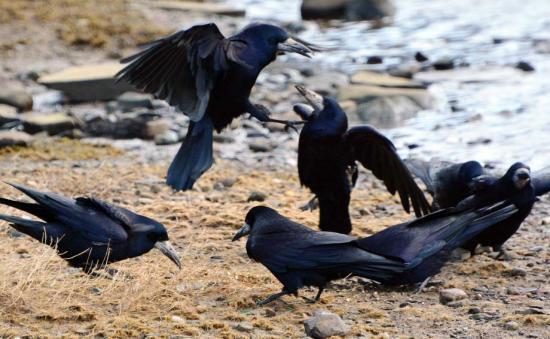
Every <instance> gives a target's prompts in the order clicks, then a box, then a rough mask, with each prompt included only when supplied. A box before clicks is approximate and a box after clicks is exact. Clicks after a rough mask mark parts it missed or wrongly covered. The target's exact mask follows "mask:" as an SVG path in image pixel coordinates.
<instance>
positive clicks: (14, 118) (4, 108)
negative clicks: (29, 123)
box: [0, 104, 19, 125]
mask: <svg viewBox="0 0 550 339" xmlns="http://www.w3.org/2000/svg"><path fill="white" fill-rule="evenodd" d="M18 121H19V116H18V115H17V108H15V107H13V106H10V105H4V104H0V125H4V124H9V123H14V122H18Z"/></svg>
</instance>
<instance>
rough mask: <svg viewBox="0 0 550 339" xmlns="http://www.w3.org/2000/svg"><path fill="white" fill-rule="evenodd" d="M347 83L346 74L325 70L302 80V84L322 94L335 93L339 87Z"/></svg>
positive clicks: (330, 94)
mask: <svg viewBox="0 0 550 339" xmlns="http://www.w3.org/2000/svg"><path fill="white" fill-rule="evenodd" d="M348 84H349V77H348V76H347V74H344V73H339V72H326V73H321V74H318V75H314V76H311V77H309V78H306V79H305V80H304V86H305V87H306V88H308V89H310V90H312V91H315V92H317V93H319V94H322V95H329V96H332V95H335V94H336V93H337V92H338V89H339V88H342V87H345V86H347V85H348Z"/></svg>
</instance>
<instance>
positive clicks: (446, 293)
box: [439, 288, 468, 304]
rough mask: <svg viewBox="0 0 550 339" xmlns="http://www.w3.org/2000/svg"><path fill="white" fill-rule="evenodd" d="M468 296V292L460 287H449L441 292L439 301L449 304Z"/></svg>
mask: <svg viewBox="0 0 550 339" xmlns="http://www.w3.org/2000/svg"><path fill="white" fill-rule="evenodd" d="M466 298H468V294H466V292H464V291H463V290H461V289H459V288H449V289H445V290H441V291H440V292H439V301H440V302H441V303H442V304H448V303H450V302H452V301H458V300H462V299H466Z"/></svg>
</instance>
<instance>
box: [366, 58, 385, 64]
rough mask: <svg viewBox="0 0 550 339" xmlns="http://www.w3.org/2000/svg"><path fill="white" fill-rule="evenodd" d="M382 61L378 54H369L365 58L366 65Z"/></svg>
mask: <svg viewBox="0 0 550 339" xmlns="http://www.w3.org/2000/svg"><path fill="white" fill-rule="evenodd" d="M382 62H384V61H383V60H382V57H380V56H370V57H368V58H367V65H376V64H381V63H382Z"/></svg>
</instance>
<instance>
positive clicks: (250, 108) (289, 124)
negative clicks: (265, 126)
mask: <svg viewBox="0 0 550 339" xmlns="http://www.w3.org/2000/svg"><path fill="white" fill-rule="evenodd" d="M246 111H247V112H248V113H250V114H251V115H252V116H253V117H254V118H256V119H258V120H260V121H261V122H275V123H278V124H283V125H285V129H288V128H292V129H293V130H294V131H296V133H298V129H297V128H296V126H299V125H303V124H305V123H306V122H305V121H293V120H279V119H272V118H270V117H269V116H270V114H271V112H269V110H268V109H267V108H266V107H265V106H263V105H259V104H258V105H254V104H252V103H248V105H247V107H246Z"/></svg>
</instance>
